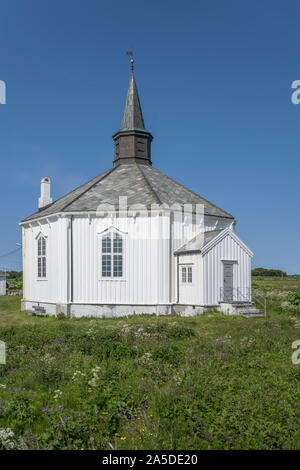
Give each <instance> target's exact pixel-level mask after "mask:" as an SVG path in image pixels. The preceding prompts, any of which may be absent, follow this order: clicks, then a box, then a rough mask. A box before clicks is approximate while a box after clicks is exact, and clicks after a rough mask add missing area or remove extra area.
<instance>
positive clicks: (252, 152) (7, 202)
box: [0, 0, 300, 273]
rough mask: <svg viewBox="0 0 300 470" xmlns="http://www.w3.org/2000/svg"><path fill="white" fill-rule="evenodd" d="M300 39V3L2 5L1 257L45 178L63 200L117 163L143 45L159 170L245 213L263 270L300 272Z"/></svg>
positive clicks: (72, 0) (10, 261) (63, 0)
mask: <svg viewBox="0 0 300 470" xmlns="http://www.w3.org/2000/svg"><path fill="white" fill-rule="evenodd" d="M299 43H300V3H299V1H297V0H281V1H278V0H265V1H262V0H254V1H252V2H249V1H246V0H226V1H224V0H206V1H203V0H197V1H195V0H192V1H191V0H185V1H184V2H182V1H180V2H179V1H177V0H172V1H170V0H160V1H157V0H151V2H150V1H149V0H148V1H143V0H139V1H131V0H127V1H124V0H123V1H119V0H118V1H113V0H111V1H100V0H9V1H8V0H2V1H1V3H0V51H1V53H0V80H3V81H5V83H6V86H7V104H5V105H0V159H1V167H0V214H1V230H0V256H1V255H3V254H5V253H7V252H9V251H12V250H14V249H15V247H16V243H18V242H20V241H21V230H20V228H19V227H18V222H19V221H20V220H21V219H22V218H24V217H25V216H27V215H29V214H31V213H32V212H34V211H35V210H36V208H37V200H38V196H39V190H40V179H41V178H42V177H44V176H50V177H51V179H52V182H53V184H52V193H53V194H52V195H53V197H54V198H55V199H57V198H58V197H60V196H62V195H63V194H65V193H67V192H68V191H70V190H72V189H74V187H76V186H78V185H80V184H81V183H84V182H86V181H87V180H89V179H91V178H93V177H94V176H96V175H97V174H99V173H101V172H103V171H105V170H107V169H108V168H110V167H111V166H112V160H113V142H112V139H111V136H112V134H113V133H115V132H116V131H117V130H118V129H119V126H120V121H121V115H122V111H123V106H124V102H125V95H126V91H127V87H128V82H129V75H130V67H129V60H128V57H126V55H125V51H126V50H130V49H134V53H135V58H136V80H137V85H138V89H139V94H140V98H141V103H142V108H143V113H144V118H145V123H146V127H147V129H148V130H149V131H150V132H151V133H152V134H153V135H154V137H155V140H154V142H153V144H152V159H153V165H154V166H155V167H157V168H158V169H160V170H161V171H163V172H165V173H167V174H168V175H169V176H171V177H173V178H174V179H176V180H178V181H179V182H181V183H182V184H184V185H185V186H188V187H189V188H190V189H192V190H193V191H195V192H197V193H199V194H200V195H202V196H203V197H205V198H206V199H208V200H210V201H212V202H213V203H215V204H217V205H219V206H220V207H222V208H223V209H224V210H226V211H228V212H230V213H231V214H233V215H234V216H235V217H236V219H237V221H238V223H237V227H236V230H237V234H238V235H239V236H240V237H241V238H242V240H243V241H244V242H245V243H246V244H247V245H248V246H249V247H250V248H251V249H252V250H253V251H254V252H255V257H254V259H253V265H254V266H256V267H257V266H263V267H268V268H279V269H284V270H286V271H288V272H289V273H294V272H298V273H300V249H299V241H300V240H299V239H300V237H299V235H300V218H299V200H300V190H299V175H300V159H299V137H300V133H299V130H300V104H299V105H293V104H292V102H291V93H292V90H291V83H292V82H293V81H294V80H297V79H300V59H299ZM3 266H7V267H8V268H16V269H20V268H21V256H20V253H19V254H18V253H17V254H13V255H10V256H8V257H5V258H3V257H2V258H1V257H0V267H3Z"/></svg>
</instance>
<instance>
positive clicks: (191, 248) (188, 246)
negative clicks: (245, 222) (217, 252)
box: [174, 229, 226, 255]
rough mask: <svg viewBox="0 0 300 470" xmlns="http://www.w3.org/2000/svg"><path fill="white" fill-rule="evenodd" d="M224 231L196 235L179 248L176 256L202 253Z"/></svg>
mask: <svg viewBox="0 0 300 470" xmlns="http://www.w3.org/2000/svg"><path fill="white" fill-rule="evenodd" d="M223 230H226V229H222V230H210V231H209V232H204V233H200V234H198V235H196V236H195V237H194V238H192V239H191V240H190V241H188V242H187V243H185V244H184V245H182V246H181V247H180V248H178V249H177V250H176V251H174V253H175V254H176V255H180V254H186V253H192V252H195V251H198V252H201V250H202V249H203V248H204V247H205V246H206V245H207V244H208V243H209V242H211V241H212V240H213V239H214V238H216V237H217V236H218V235H219V234H220V233H221V232H223Z"/></svg>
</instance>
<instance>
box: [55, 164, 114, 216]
mask: <svg viewBox="0 0 300 470" xmlns="http://www.w3.org/2000/svg"><path fill="white" fill-rule="evenodd" d="M115 169H116V167H112V168H111V169H110V170H108V171H106V173H104V174H103V173H102V174H101V175H100V176H99V178H98V179H97V181H95V182H94V183H93V184H91V186H89V187H88V188H87V189H86V190H85V191H83V192H82V193H81V194H78V196H77V197H75V198H74V199H73V200H72V201H70V202H68V204H66V205H65V206H63V207H62V208H61V212H63V211H64V210H66V208H67V207H68V206H70V205H71V204H73V202H75V201H77V199H79V198H80V197H81V196H83V195H84V194H85V193H87V192H88V191H89V190H90V189H92V188H93V187H94V186H96V184H98V183H100V181H102V180H103V179H104V178H106V176H108V175H110V174H111V173H112V172H113V171H114V170H115ZM86 184H87V183H86ZM83 186H84V185H83ZM79 187H80V186H79ZM77 189H79V188H77ZM69 194H70V193H69Z"/></svg>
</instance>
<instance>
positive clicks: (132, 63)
mask: <svg viewBox="0 0 300 470" xmlns="http://www.w3.org/2000/svg"><path fill="white" fill-rule="evenodd" d="M126 55H129V56H131V60H130V63H131V72H132V73H133V72H134V58H133V51H126Z"/></svg>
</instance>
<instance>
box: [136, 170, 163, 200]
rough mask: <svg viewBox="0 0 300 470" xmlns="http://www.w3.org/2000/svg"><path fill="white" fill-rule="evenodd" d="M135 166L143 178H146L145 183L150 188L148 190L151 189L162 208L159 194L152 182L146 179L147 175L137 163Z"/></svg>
mask: <svg viewBox="0 0 300 470" xmlns="http://www.w3.org/2000/svg"><path fill="white" fill-rule="evenodd" d="M135 165H136V167H137V168H138V170H139V172H140V173H141V175H142V177H143V178H144V180H145V183H146V185H147V186H148V188H149V189H150V191H151V192H152V194H153V195H154V197H155V199H156V200H157V201H158V204H159V205H160V206H161V205H162V202H161V200H160V198H159V196H158V194H157V193H156V191H155V190H154V189H153V188H152V186H151V184H150V182H149V181H148V179H147V178H146V175H145V174H144V173H143V171H142V169H141V168H140V167H139V165H138V164H137V163H136V162H135Z"/></svg>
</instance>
